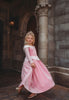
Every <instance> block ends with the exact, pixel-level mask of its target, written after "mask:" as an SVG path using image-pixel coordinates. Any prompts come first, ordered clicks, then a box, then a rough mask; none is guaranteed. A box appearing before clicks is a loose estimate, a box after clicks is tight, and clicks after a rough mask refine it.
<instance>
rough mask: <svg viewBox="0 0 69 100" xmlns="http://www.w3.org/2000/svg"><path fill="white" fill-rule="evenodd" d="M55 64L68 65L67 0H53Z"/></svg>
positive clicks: (68, 14)
mask: <svg viewBox="0 0 69 100" xmlns="http://www.w3.org/2000/svg"><path fill="white" fill-rule="evenodd" d="M55 42H56V47H55V64H56V65H58V66H64V67H69V1H68V0H57V1H56V0H55Z"/></svg>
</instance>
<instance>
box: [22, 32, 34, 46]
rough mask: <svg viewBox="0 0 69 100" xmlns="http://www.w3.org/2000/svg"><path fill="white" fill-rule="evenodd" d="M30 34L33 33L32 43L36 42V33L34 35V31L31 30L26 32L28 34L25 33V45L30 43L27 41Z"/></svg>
mask: <svg viewBox="0 0 69 100" xmlns="http://www.w3.org/2000/svg"><path fill="white" fill-rule="evenodd" d="M29 35H31V36H32V37H33V43H32V45H34V43H35V35H34V33H33V32H32V31H29V32H27V33H26V35H25V40H24V45H26V44H28V42H27V41H26V38H27V37H28V36H29Z"/></svg>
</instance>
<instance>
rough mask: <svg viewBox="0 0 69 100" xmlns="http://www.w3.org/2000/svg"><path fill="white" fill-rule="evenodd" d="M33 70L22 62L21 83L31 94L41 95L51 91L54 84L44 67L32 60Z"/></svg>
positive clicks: (39, 61) (39, 62)
mask: <svg viewBox="0 0 69 100" xmlns="http://www.w3.org/2000/svg"><path fill="white" fill-rule="evenodd" d="M33 62H34V64H35V68H32V67H31V66H30V63H29V62H28V61H24V63H23V67H22V73H21V80H22V81H21V83H20V85H19V86H21V85H24V87H25V88H26V89H27V90H28V91H29V92H31V93H42V92H45V91H47V90H49V89H51V88H52V87H53V86H54V85H55V83H54V81H53V79H52V76H51V74H50V72H49V71H48V69H47V68H46V66H45V65H44V64H43V63H42V62H41V60H33Z"/></svg>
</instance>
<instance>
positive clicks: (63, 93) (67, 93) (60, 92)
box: [0, 71, 69, 100]
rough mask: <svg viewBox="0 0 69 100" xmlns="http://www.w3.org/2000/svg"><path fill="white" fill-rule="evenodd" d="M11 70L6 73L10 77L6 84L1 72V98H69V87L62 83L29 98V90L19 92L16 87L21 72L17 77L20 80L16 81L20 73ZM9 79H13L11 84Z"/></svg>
mask: <svg viewBox="0 0 69 100" xmlns="http://www.w3.org/2000/svg"><path fill="white" fill-rule="evenodd" d="M9 72H10V71H9ZM9 72H8V74H7V75H8V76H7V75H6V74H5V76H6V77H8V79H7V78H6V79H7V81H6V82H8V84H7V83H6V85H4V84H5V83H4V80H5V76H4V77H3V75H1V73H0V78H1V77H2V78H1V79H2V80H0V81H1V82H0V83H1V84H2V85H1V84H0V100H69V88H66V87H63V86H60V85H55V87H54V88H52V89H50V90H49V91H47V92H44V93H41V94H38V95H37V96H36V97H34V98H32V99H28V98H27V97H28V96H29V94H30V93H29V92H28V91H27V90H25V89H23V90H22V91H21V93H20V94H18V92H17V91H16V89H15V88H16V87H17V86H18V83H19V81H20V79H19V77H20V74H19V77H17V78H18V80H19V81H16V82H15V80H17V78H16V76H17V75H18V73H16V72H15V73H14V71H13V72H12V71H11V72H12V73H11V72H10V73H9ZM10 74H11V75H10ZM14 75H15V76H14ZM10 76H12V77H10ZM9 80H11V84H9V83H10V81H9ZM2 82H3V83H2Z"/></svg>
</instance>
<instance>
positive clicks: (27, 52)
mask: <svg viewBox="0 0 69 100" xmlns="http://www.w3.org/2000/svg"><path fill="white" fill-rule="evenodd" d="M24 52H25V55H26V57H27V58H28V60H29V62H30V63H33V60H32V58H31V56H30V54H29V47H26V48H24Z"/></svg>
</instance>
